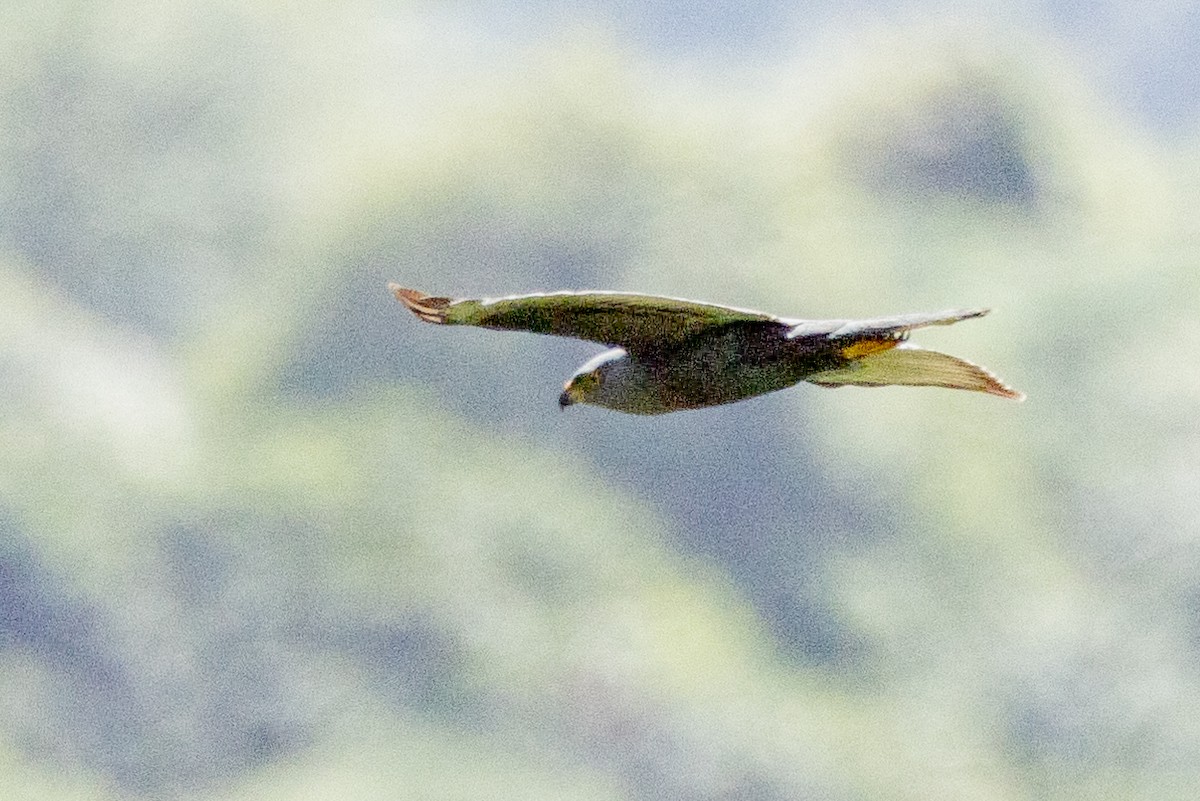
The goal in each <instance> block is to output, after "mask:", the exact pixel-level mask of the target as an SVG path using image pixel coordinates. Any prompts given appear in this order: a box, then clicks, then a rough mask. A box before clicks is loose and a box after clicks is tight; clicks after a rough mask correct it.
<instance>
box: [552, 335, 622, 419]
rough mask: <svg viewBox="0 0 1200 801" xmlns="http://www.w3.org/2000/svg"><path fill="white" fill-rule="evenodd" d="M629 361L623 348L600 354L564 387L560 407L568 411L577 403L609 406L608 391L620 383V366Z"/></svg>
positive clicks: (579, 370)
mask: <svg viewBox="0 0 1200 801" xmlns="http://www.w3.org/2000/svg"><path fill="white" fill-rule="evenodd" d="M628 361H629V356H628V354H626V353H625V351H624V350H623V349H622V348H613V349H612V350H606V351H604V352H603V353H601V354H598V355H597V356H596V357H595V358H594V359H592V360H591V361H589V362H587V364H585V365H583V366H582V367H580V368H579V369H578V370H577V371H576V372H575V375H573V376H571V378H570V380H568V381H567V383H566V384H565V385H563V391H562V394H561V395H559V396H558V406H559V408H561V409H566V408H567V407H568V406H571V405H573V404H576V403H591V404H595V405H597V406H608V405H609V403H608V402H607V396H608V395H609V394H610V392H609V391H606V387H607V388H608V390H612V389H614V388H615V386H616V385H617V384H618V383H620V382H619V378H620V373H621V368H620V366H621V365H623V364H626V363H627V362H628Z"/></svg>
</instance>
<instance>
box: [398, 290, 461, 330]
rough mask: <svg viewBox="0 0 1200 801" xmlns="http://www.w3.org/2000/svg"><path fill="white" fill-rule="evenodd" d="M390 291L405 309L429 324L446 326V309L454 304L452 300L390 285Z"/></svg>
mask: <svg viewBox="0 0 1200 801" xmlns="http://www.w3.org/2000/svg"><path fill="white" fill-rule="evenodd" d="M388 289H389V290H391V292H392V294H393V295H395V296H396V300H398V301H400V302H401V303H403V304H404V305H405V307H406V308H407V309H408V310H409V311H410V312H412V313H413V314H415V315H417V317H419V318H421V319H422V320H424V321H425V322H427V323H435V324H444V323H445V322H446V308H447V307H448V306H449V305H450V304H451V303H452V302H453V301H452V300H451V299H450V298H439V297H434V296H432V295H426V294H425V293H424V292H418V291H417V290H415V289H409V288H407V287H402V286H400V285H399V284H397V283H394V282H392V283H389V284H388Z"/></svg>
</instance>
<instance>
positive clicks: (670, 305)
mask: <svg viewBox="0 0 1200 801" xmlns="http://www.w3.org/2000/svg"><path fill="white" fill-rule="evenodd" d="M388 288H389V289H391V290H392V292H393V293H394V294H395V295H396V298H397V299H399V301H400V302H401V303H403V304H404V305H405V306H407V307H408V308H409V310H410V311H412V312H413V314H415V315H417V316H418V317H420V318H421V319H422V320H424V321H425V322H427V323H439V324H442V325H475V326H481V327H483V328H495V329H499V330H503V331H531V332H533V333H535V334H554V335H556V336H563V337H575V338H577V339H588V340H592V341H593V342H601V343H604V344H605V345H612V346H616V347H622V348H625V349H626V350H629V351H639V350H643V351H644V350H650V349H658V348H661V347H662V346H664V345H671V344H674V343H678V342H681V341H683V340H685V339H687V338H689V337H691V336H693V335H695V334H697V333H699V332H700V331H703V330H705V329H708V328H712V327H715V326H721V325H725V324H727V323H735V322H771V323H781V322H785V321H781V320H780V319H779V318H777V317H774V316H772V315H769V314H763V313H762V312H756V311H749V310H746V309H735V308H732V307H730V306H719V305H717V304H714V303H698V302H696V301H693V300H682V299H679V298H665V297H659V296H656V295H639V294H636V293H633V292H547V293H544V294H537V295H512V296H510V297H503V298H479V299H470V298H443V297H433V296H431V295H426V294H425V293H423V292H418V291H417V290H415V289H405V288H404V287H402V286H399V285H397V284H389V285H388Z"/></svg>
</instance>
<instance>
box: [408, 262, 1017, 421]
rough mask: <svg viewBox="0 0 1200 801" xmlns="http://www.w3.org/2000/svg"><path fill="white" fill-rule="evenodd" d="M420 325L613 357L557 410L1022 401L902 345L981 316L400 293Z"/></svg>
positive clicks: (579, 376) (964, 364) (577, 382)
mask: <svg viewBox="0 0 1200 801" xmlns="http://www.w3.org/2000/svg"><path fill="white" fill-rule="evenodd" d="M390 288H391V290H392V291H393V292H394V293H395V295H396V297H397V298H398V299H399V300H400V301H401V302H402V303H404V305H405V306H407V307H408V308H409V309H410V310H411V311H412V312H413V313H414V314H416V315H417V316H418V317H420V318H421V319H422V320H425V321H426V322H431V323H438V324H443V325H472V326H480V327H483V328H493V329H498V330H512V331H530V332H533V333H539V334H553V335H557V336H569V337H575V338H579V339H587V340H592V341H595V342H601V343H603V344H606V345H611V346H613V349H612V350H609V351H605V352H604V353H602V354H599V355H598V356H597V357H596V358H595V359H593V360H592V361H590V362H588V363H587V364H585V365H584V366H583V367H582V368H580V370H579V371H578V372H577V373H576V374H575V376H573V377H572V378H571V379H570V380H569V381H568V382H567V384H566V386H565V388H564V390H563V393H562V395H561V396H560V398H559V402H560V404H561V405H562V406H564V407H565V406H569V405H571V404H573V403H589V404H594V405H598V406H605V407H608V408H611V409H616V410H618V411H624V412H631V413H635V414H661V413H663V412H670V411H677V410H681V409H695V408H700V407H704V406H714V405H718V404H723V403H732V402H734V401H739V400H743V399H745V398H749V397H753V396H755V395H761V394H764V393H766V392H773V391H775V390H778V389H783V388H785V387H789V386H792V385H793V384H796V383H798V382H800V381H809V382H811V383H814V384H818V385H820V386H842V385H846V384H857V385H861V386H883V385H887V384H904V385H909V386H940V387H948V388H952V389H967V390H972V391H977V392H986V393H989V394H992V395H998V396H1000V397H1005V398H1012V399H1015V400H1020V399H1022V398H1023V397H1024V396H1022V395H1021V393H1019V392H1016V391H1014V390H1012V389H1009V388H1008V387H1007V386H1005V385H1004V384H1003V383H1001V382H1000V381H999V380H998V379H996V377H995V376H993V375H992V374H991V373H989V372H988V371H987V370H985V369H983V368H982V367H979V366H978V365H975V364H972V363H970V362H968V361H965V360H963V359H959V358H957V357H954V356H949V355H947V354H944V353H938V352H936V351H929V350H923V349H921V348H918V347H916V346H914V345H911V344H909V343H907V342H906V341H905V340H906V339H907V338H908V333H909V332H910V331H911V330H913V329H916V328H922V327H925V326H930V325H949V324H951V323H955V322H958V321H960V320H966V319H970V318H972V317H981V316H983V315H984V314H986V313H987V310H985V309H971V310H964V311H948V312H941V313H937V314H908V315H900V316H896V317H885V318H879V319H871V320H798V319H788V318H783V317H775V316H773V315H769V314H764V313H762V312H756V311H750V310H746V309H737V308H732V307H728V306H720V305H716V304H712V303H699V302H695V301H689V300H682V299H679V298H666V297H659V296H654V295H638V294H634V293H625V292H553V293H545V294H535V295H515V296H511V297H504V298H495V299H452V298H446V297H433V296H429V295H426V294H424V293H421V292H417V291H416V290H412V289H405V288H403V287H400V286H398V285H396V284H392V285H390Z"/></svg>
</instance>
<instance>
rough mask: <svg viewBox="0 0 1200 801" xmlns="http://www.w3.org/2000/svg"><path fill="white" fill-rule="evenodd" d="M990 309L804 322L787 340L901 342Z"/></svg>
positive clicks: (983, 313)
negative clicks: (921, 330)
mask: <svg viewBox="0 0 1200 801" xmlns="http://www.w3.org/2000/svg"><path fill="white" fill-rule="evenodd" d="M989 311H990V309H955V310H953V311H943V312H933V313H931V314H899V315H896V316H895V317H878V318H875V319H871V320H803V321H801V322H799V323H797V324H796V325H795V326H793V327H792V330H791V331H789V332H788V339H799V338H803V337H824V338H826V339H829V340H835V341H847V342H855V341H862V340H871V339H878V340H899V339H904V338H905V337H907V336H908V332H909V331H912V330H913V329H915V328H924V327H926V326H929V325H950V324H951V323H957V322H959V321H960V320H970V319H971V318H973V317H982V316H983V315H985V314H987V313H988V312H989Z"/></svg>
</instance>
